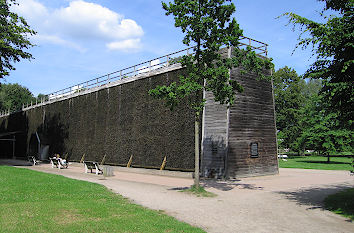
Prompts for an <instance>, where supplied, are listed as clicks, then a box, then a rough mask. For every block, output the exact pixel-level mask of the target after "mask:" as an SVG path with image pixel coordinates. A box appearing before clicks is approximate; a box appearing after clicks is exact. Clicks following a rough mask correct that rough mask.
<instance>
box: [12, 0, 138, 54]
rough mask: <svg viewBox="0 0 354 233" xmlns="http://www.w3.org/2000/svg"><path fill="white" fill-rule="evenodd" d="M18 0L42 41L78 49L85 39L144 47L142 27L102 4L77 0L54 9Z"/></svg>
mask: <svg viewBox="0 0 354 233" xmlns="http://www.w3.org/2000/svg"><path fill="white" fill-rule="evenodd" d="M18 3H19V5H18V6H15V7H14V9H15V11H16V12H18V13H19V14H20V15H22V16H24V17H25V18H26V19H27V20H28V22H29V23H30V25H33V26H32V27H33V28H34V29H35V30H36V31H38V38H40V39H41V41H42V42H50V43H55V44H58V45H62V46H66V47H70V48H74V49H78V50H82V46H80V45H78V44H81V43H83V42H85V41H90V42H92V41H98V42H101V43H104V44H105V45H106V47H107V48H108V49H110V50H122V51H129V50H130V49H133V50H137V49H139V48H141V37H142V36H143V34H144V31H143V29H142V27H141V26H139V25H138V24H137V23H136V22H135V21H134V20H132V19H125V18H124V16H123V15H120V14H118V13H116V12H114V11H112V10H110V9H108V8H106V7H103V6H101V5H99V4H96V3H89V2H86V1H83V0H75V1H72V2H70V3H69V6H67V7H62V8H57V9H52V10H51V9H49V8H47V7H46V6H44V5H43V4H42V3H40V2H39V1H37V0H19V1H18ZM38 38H37V39H38ZM71 40H73V41H75V42H72V41H71Z"/></svg>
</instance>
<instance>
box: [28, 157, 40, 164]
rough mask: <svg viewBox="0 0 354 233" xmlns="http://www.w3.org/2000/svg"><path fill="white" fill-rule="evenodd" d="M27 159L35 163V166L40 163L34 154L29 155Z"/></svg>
mask: <svg viewBox="0 0 354 233" xmlns="http://www.w3.org/2000/svg"><path fill="white" fill-rule="evenodd" d="M27 159H28V161H29V162H30V163H33V166H34V165H38V164H39V160H37V159H36V157H34V156H28V158H27Z"/></svg>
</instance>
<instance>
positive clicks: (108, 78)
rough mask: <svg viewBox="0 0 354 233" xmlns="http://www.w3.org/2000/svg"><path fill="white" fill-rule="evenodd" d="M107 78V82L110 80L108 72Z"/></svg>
mask: <svg viewBox="0 0 354 233" xmlns="http://www.w3.org/2000/svg"><path fill="white" fill-rule="evenodd" d="M107 80H108V83H110V82H111V80H110V77H109V74H107Z"/></svg>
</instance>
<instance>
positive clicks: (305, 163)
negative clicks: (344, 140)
mask: <svg viewBox="0 0 354 233" xmlns="http://www.w3.org/2000/svg"><path fill="white" fill-rule="evenodd" d="M351 162H352V159H351V158H347V157H344V158H343V157H333V158H330V163H327V157H321V156H290V157H289V158H288V159H287V161H283V160H282V159H279V167H282V168H304V169H320V170H347V171H349V170H350V168H351Z"/></svg>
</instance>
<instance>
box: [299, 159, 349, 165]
mask: <svg viewBox="0 0 354 233" xmlns="http://www.w3.org/2000/svg"><path fill="white" fill-rule="evenodd" d="M296 162H297V163H299V162H301V163H319V164H350V163H349V162H334V161H330V162H329V163H328V162H327V161H315V160H310V161H309V160H298V161H296Z"/></svg>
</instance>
